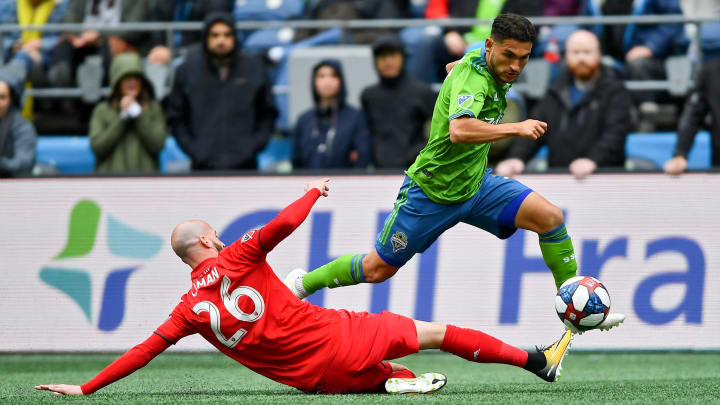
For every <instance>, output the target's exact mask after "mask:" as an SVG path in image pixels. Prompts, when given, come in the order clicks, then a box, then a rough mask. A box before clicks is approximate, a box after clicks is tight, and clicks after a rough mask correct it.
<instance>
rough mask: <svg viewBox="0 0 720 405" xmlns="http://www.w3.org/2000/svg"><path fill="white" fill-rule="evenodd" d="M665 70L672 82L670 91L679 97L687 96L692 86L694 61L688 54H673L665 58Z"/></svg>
mask: <svg viewBox="0 0 720 405" xmlns="http://www.w3.org/2000/svg"><path fill="white" fill-rule="evenodd" d="M665 71H666V72H667V78H668V81H669V82H670V88H669V89H668V92H669V93H670V94H671V95H673V96H677V97H683V96H685V95H686V94H687V93H688V91H690V88H691V87H692V79H693V69H692V62H691V60H690V58H689V57H688V56H687V55H678V56H671V57H669V58H667V59H665Z"/></svg>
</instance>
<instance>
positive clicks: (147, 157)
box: [90, 53, 166, 173]
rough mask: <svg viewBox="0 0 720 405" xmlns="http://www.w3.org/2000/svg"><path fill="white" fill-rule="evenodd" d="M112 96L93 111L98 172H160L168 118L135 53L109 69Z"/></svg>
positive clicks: (118, 59)
mask: <svg viewBox="0 0 720 405" xmlns="http://www.w3.org/2000/svg"><path fill="white" fill-rule="evenodd" d="M110 85H111V88H112V93H111V94H110V97H109V99H108V100H107V101H102V102H100V104H98V105H97V106H95V109H93V113H92V117H91V119H90V147H91V148H92V150H93V152H94V153H95V161H96V165H95V170H96V171H97V172H101V173H128V172H130V173H139V172H154V171H157V170H158V160H159V155H160V151H161V150H162V148H163V146H164V145H165V137H166V134H165V117H164V115H163V112H162V108H160V104H159V103H158V102H157V101H155V97H154V93H153V88H152V86H151V85H150V83H149V82H148V79H147V77H146V76H145V72H144V71H143V68H142V63H141V61H140V57H139V56H138V55H137V54H134V53H124V54H120V55H118V56H116V57H115V58H114V59H113V61H112V64H111V66H110Z"/></svg>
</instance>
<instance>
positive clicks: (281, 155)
mask: <svg viewBox="0 0 720 405" xmlns="http://www.w3.org/2000/svg"><path fill="white" fill-rule="evenodd" d="M290 160H292V140H290V139H289V138H279V137H274V138H272V139H270V142H268V145H267V147H266V148H265V150H263V151H262V152H260V153H258V155H257V165H258V170H260V171H267V170H268V169H271V168H272V167H273V166H274V165H275V164H277V163H278V162H281V161H290Z"/></svg>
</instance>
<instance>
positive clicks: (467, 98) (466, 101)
mask: <svg viewBox="0 0 720 405" xmlns="http://www.w3.org/2000/svg"><path fill="white" fill-rule="evenodd" d="M473 101H475V97H473V96H472V94H461V95H459V96H458V107H462V106H470V105H472V103H473Z"/></svg>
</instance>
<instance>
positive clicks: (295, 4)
mask: <svg viewBox="0 0 720 405" xmlns="http://www.w3.org/2000/svg"><path fill="white" fill-rule="evenodd" d="M303 7H304V2H303V0H236V1H235V7H234V9H233V17H235V20H236V21H241V20H287V19H290V18H294V17H298V16H300V15H301V14H302V12H303Z"/></svg>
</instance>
